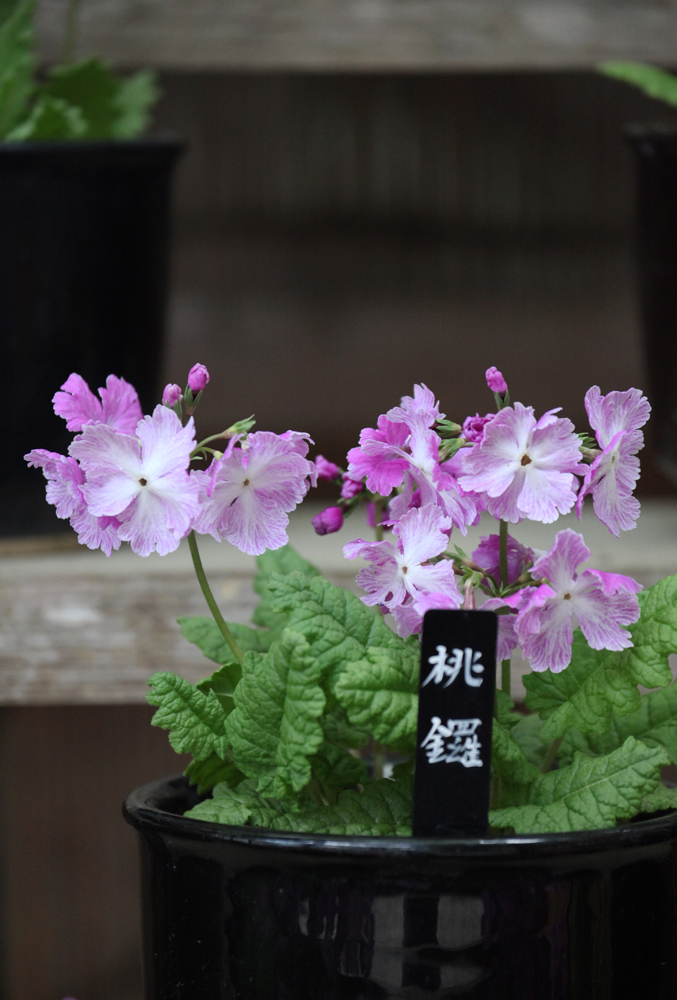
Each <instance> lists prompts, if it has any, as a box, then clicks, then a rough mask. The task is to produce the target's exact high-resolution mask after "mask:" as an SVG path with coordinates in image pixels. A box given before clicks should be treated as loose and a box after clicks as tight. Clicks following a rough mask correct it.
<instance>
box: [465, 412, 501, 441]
mask: <svg viewBox="0 0 677 1000" xmlns="http://www.w3.org/2000/svg"><path fill="white" fill-rule="evenodd" d="M495 416H496V414H495V413H487V415H486V416H485V417H481V416H480V415H479V413H476V414H475V416H474V417H466V418H465V420H464V421H463V437H464V438H465V440H466V441H471V442H472V443H473V444H481V443H482V441H483V440H484V428H485V427H486V426H487V424H488V423H490V422H491V421H492V420H493V419H494V417H495Z"/></svg>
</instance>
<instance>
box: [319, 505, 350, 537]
mask: <svg viewBox="0 0 677 1000" xmlns="http://www.w3.org/2000/svg"><path fill="white" fill-rule="evenodd" d="M342 525H343V511H342V510H341V508H340V507H327V509H326V510H323V511H322V513H321V514H318V515H317V517H314V518H313V528H315V531H316V533H317V534H318V535H333V533H334V532H335V531H338V530H339V528H341V527H342Z"/></svg>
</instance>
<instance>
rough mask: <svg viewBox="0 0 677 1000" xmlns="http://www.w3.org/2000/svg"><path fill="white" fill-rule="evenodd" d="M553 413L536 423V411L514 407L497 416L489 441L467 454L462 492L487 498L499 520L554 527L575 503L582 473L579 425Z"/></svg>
mask: <svg viewBox="0 0 677 1000" xmlns="http://www.w3.org/2000/svg"><path fill="white" fill-rule="evenodd" d="M557 412H558V410H550V411H548V413H545V414H544V415H543V416H542V417H541V418H540V420H538V421H537V420H536V418H535V416H534V411H533V407H531V406H522V404H521V403H515V405H514V407H513V406H506V407H504V409H502V410H501V411H500V412H499V413H497V414H496V416H495V417H494V419H493V420H492V421H491V423H489V424H487V426H486V427H485V430H484V438H483V439H482V441H481V442H480V443H479V444H476V445H475V446H474V447H473V448H471V449H469V453H468V454H467V455H466V456H465V462H464V468H465V474H463V475H461V476H460V478H459V484H460V486H461V488H462V489H463V490H466V491H473V492H476V493H480V494H482V495H483V497H484V500H485V502H486V506H487V509H488V510H489V512H490V513H491V514H493V515H494V517H496V518H501V519H503V520H504V521H509V522H510V523H512V524H516V523H517V522H518V521H521V520H522V519H523V518H525V517H528V518H531V520H533V521H542V522H544V523H545V524H550V523H551V522H552V521H555V520H557V518H558V517H559V515H560V514H566V513H568V512H569V511H570V510H571V508H572V507H573V506H574V503H575V502H576V489H577V487H578V480H576V478H575V474H577V473H578V474H580V475H583V473H584V472H585V466H583V465H582V464H581V461H580V458H581V454H580V447H579V439H578V437H577V435H576V433H575V430H574V425H573V424H572V423H571V421H570V420H567V419H566V418H562V417H557V416H555V414H556V413H557Z"/></svg>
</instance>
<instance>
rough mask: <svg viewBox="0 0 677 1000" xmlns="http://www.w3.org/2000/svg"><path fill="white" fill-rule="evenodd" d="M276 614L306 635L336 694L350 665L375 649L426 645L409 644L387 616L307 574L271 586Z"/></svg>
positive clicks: (277, 578) (273, 580)
mask: <svg viewBox="0 0 677 1000" xmlns="http://www.w3.org/2000/svg"><path fill="white" fill-rule="evenodd" d="M268 585H269V587H270V590H271V591H272V592H273V594H274V600H273V602H272V605H271V606H272V609H273V610H274V611H277V612H286V613H287V614H288V615H289V618H288V622H289V627H290V628H293V629H294V631H295V632H298V633H300V634H301V635H303V636H305V638H306V639H307V641H308V642H309V643H310V647H311V650H312V653H313V656H315V657H316V658H317V661H318V663H319V664H320V666H321V668H322V672H323V674H325V675H328V681H329V689H330V690H333V687H334V684H335V682H336V681H337V680H338V677H339V675H340V673H341V672H342V671H343V670H344V669H345V667H346V666H347V664H348V663H351V662H355V661H356V660H361V659H363V657H364V656H365V655H366V652H367V649H368V648H369V647H371V646H377V647H382V648H385V649H393V650H400V651H401V650H404V649H407V648H416V649H418V650H419V656H420V645H419V643H418V640H417V639H416V637H413V640H406V641H405V640H404V639H401V638H400V637H399V636H397V635H396V634H395V633H394V632H393V631H392V629H390V628H388V626H387V625H386V623H385V622H384V620H383V615H382V614H381V613H380V612H379V611H375V610H374V609H373V608H368V607H367V606H366V605H365V604H363V603H362V601H360V599H359V598H358V597H356V596H355V594H351V593H350V591H349V590H344V589H343V588H342V587H335V586H334V585H333V584H332V583H329V581H328V580H325V579H323V578H322V577H315V578H312V579H308V578H307V577H306V576H304V575H303V574H301V573H290V574H289V575H288V576H285V577H281V576H276V575H273V576H272V577H271V579H270V581H269V584H268Z"/></svg>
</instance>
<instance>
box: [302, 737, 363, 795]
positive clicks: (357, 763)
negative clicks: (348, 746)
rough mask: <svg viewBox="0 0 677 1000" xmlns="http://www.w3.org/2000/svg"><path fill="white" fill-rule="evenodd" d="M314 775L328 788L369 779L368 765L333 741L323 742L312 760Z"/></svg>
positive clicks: (354, 783)
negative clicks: (335, 744)
mask: <svg viewBox="0 0 677 1000" xmlns="http://www.w3.org/2000/svg"><path fill="white" fill-rule="evenodd" d="M310 764H311V768H312V772H313V777H314V778H317V780H318V781H320V782H321V783H322V785H324V786H325V787H326V788H349V787H350V786H351V785H364V784H366V782H367V781H368V780H369V772H368V771H367V765H366V764H365V763H364V761H363V760H362V759H361V758H360V757H353V755H352V754H351V753H348V751H347V750H341V749H340V748H339V747H337V746H334V745H333V744H332V743H323V744H322V746H321V747H320V749H319V750H318V751H317V753H316V754H315V756H314V757H313V758H312V759H311V761H310Z"/></svg>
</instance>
